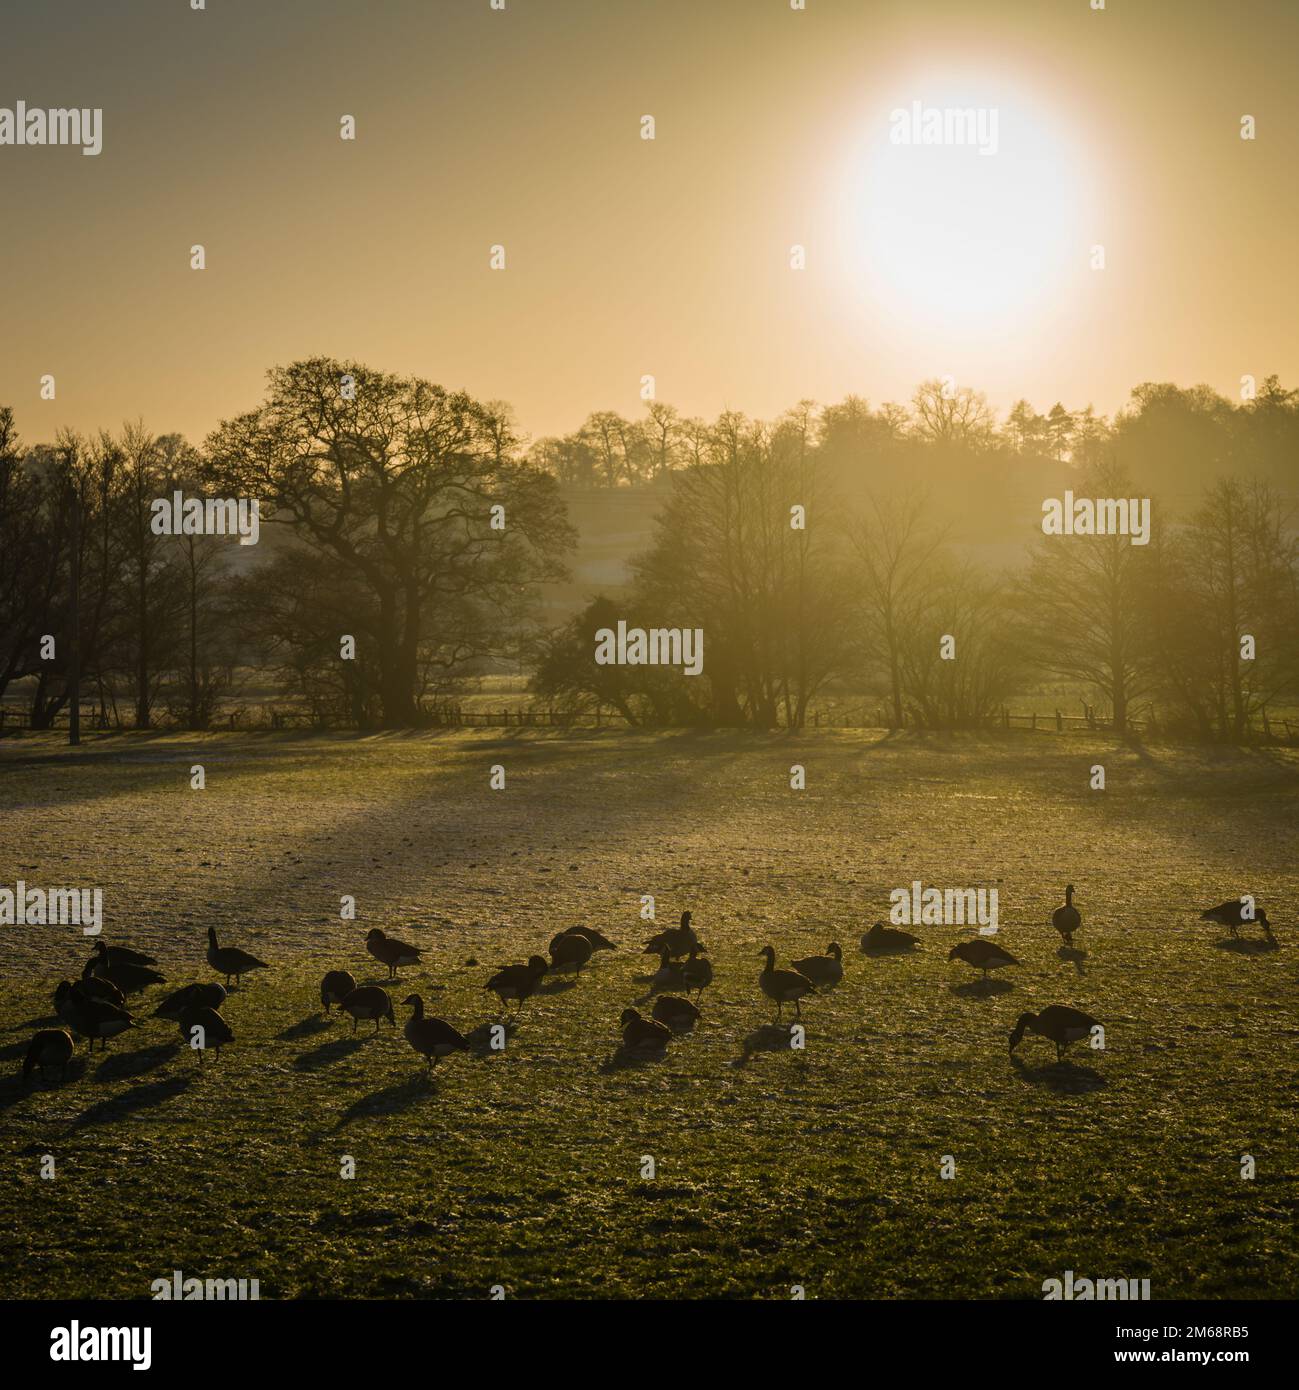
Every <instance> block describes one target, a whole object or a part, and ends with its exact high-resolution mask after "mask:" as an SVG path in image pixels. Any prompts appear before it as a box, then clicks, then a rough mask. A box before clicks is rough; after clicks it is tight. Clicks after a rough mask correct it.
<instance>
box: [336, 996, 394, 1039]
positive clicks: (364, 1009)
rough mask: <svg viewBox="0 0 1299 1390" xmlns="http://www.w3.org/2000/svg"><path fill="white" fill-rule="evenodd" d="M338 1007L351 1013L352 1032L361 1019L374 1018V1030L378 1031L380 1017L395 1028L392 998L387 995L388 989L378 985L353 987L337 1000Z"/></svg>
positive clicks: (346, 1012)
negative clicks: (349, 992) (347, 993)
mask: <svg viewBox="0 0 1299 1390" xmlns="http://www.w3.org/2000/svg"><path fill="white" fill-rule="evenodd" d="M338 1007H339V1008H340V1009H342V1011H343V1012H344V1013H345V1014H351V1015H352V1032H354V1033H355V1032H356V1025H357V1023H359V1022H360V1020H361V1019H363V1018H364V1019H371V1018H372V1019H374V1031H375V1033H376V1034H378V1032H379V1023H380V1021H381V1020H382V1019H385V1018H386V1019H387V1020H388V1022H389V1023H391V1024H392V1026H393V1027H394V1028H395V1027H396V1026H397V1020H396V1019H395V1018H394V1017H393V1013H392V1000H391V999H390V998H389V997H388V991H387V990H386V989H382V988H381V987H380V986H379V985H362V986H361V987H360V988H359V989H354V990H353V991H352V992H351V994H349V995H347V996H345V997H344V998H342V999H340V1000H339V1001H338Z"/></svg>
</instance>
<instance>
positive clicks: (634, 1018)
mask: <svg viewBox="0 0 1299 1390" xmlns="http://www.w3.org/2000/svg"><path fill="white" fill-rule="evenodd" d="M640 1021H641V1018H640V1013H639V1012H638V1011H637V1010H636V1009H624V1010H623V1011H622V1017H621V1018H619V1020H618V1022H619V1023H620V1024H621V1025H622V1026H623V1027H624V1028H625V1027H626V1026H627V1025H628V1024H629V1023H639V1022H640Z"/></svg>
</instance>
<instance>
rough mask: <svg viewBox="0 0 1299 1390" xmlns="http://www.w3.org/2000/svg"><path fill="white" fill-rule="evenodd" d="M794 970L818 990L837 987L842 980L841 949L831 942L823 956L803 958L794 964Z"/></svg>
mask: <svg viewBox="0 0 1299 1390" xmlns="http://www.w3.org/2000/svg"><path fill="white" fill-rule="evenodd" d="M794 969H795V970H797V971H798V973H799V974H800V975H802V976H803V977H804V978H805V979H808V980H811V981H812V983H813V984H814V985H816V986H818V987H819V988H822V989H824V988H825V987H826V986H833V985H837V984H838V983H839V981H840V980H842V979H843V947H842V946H840V945H839V943H838V942H837V941H832V942H831V943H830V944H829V945H828V946H827V947H826V948H825V955H823V956H804V957H803V959H802V960H796V961H795V962H794Z"/></svg>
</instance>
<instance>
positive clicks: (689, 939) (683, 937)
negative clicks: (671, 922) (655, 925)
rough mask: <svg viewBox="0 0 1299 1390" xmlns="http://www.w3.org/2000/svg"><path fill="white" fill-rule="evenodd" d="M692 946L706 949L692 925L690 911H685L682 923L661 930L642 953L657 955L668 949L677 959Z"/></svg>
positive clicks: (648, 942) (673, 957) (649, 941)
mask: <svg viewBox="0 0 1299 1390" xmlns="http://www.w3.org/2000/svg"><path fill="white" fill-rule="evenodd" d="M692 947H694V948H695V949H696V950H700V951H702V950H705V949H706V948H705V946H704V944H703V942H701V941H700V940H699V938H698V937H697V936H696V935H695V929H694V927H692V926H691V925H690V913H688V912H683V913H682V914H681V925H680V926H679V927H669V928H668V929H667V930H666V931H661V932H659V934H658V935H657V936H653V937H651V938H650V939H649V940H648V941H647V942H646V943H645V950H644V951H643V952H642V953H641V954H642V955H647V956H656V955H658V954H659V952H660V951H662V950H664V949H666V950H667V952H668V954H669V955H670V956H671V957H672V959H673V960H675V959H676V958H677V957H678V956H684V955H685V954H686V952H687V951H689V950H690V949H691V948H692Z"/></svg>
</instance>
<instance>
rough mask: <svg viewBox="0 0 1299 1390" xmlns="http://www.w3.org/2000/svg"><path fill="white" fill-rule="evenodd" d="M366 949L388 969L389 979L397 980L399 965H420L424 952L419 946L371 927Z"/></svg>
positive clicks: (367, 936)
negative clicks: (411, 944)
mask: <svg viewBox="0 0 1299 1390" xmlns="http://www.w3.org/2000/svg"><path fill="white" fill-rule="evenodd" d="M365 949H366V950H367V951H369V953H370V954H371V955H372V956H373V957H374V958H375V960H377V961H378V962H379V964H380V965H386V966H387V967H388V978H389V979H390V980H395V979H396V978H397V967H398V966H399V965H418V964H419V959H420V956H421V955H423V952H422V951H421V950H420V949H419V947H418V946H410V945H408V944H407V943H406V942H404V941H398V940H397V939H396V937H393V936H385V935H384V934H383V932H381V931H380V930H379V928H378V927H371V928H370V930H369V932H367V933H366V938H365Z"/></svg>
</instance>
